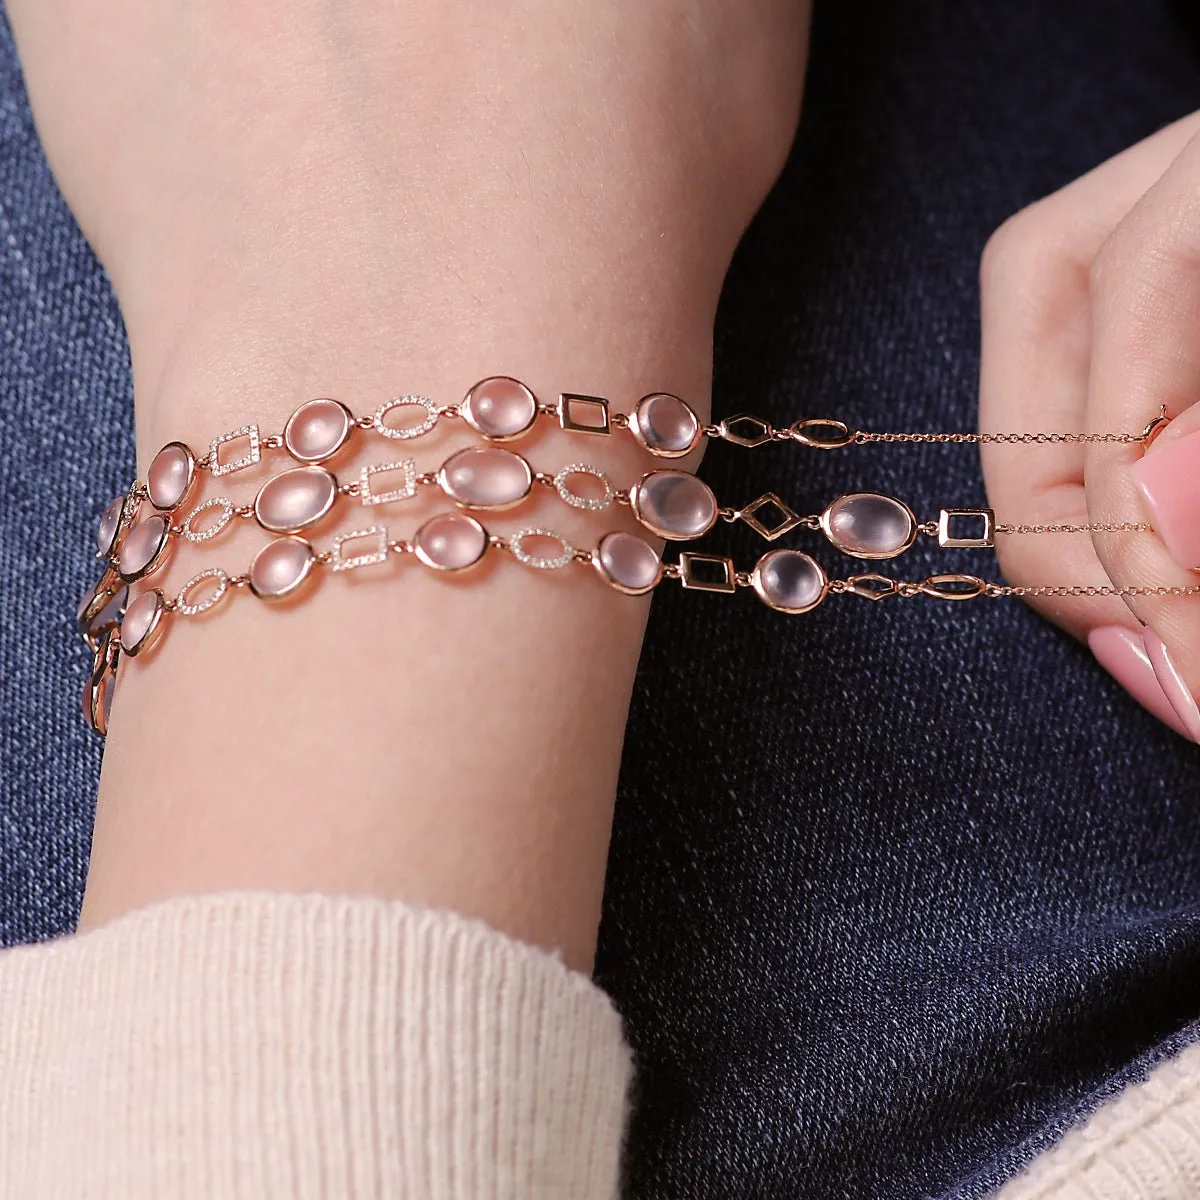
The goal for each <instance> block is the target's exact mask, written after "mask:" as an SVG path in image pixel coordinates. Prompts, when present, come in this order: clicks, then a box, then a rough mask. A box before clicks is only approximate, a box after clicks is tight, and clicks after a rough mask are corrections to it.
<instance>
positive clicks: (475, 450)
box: [438, 446, 533, 509]
mask: <svg viewBox="0 0 1200 1200" xmlns="http://www.w3.org/2000/svg"><path fill="white" fill-rule="evenodd" d="M438 484H439V485H440V487H441V489H442V491H443V492H445V493H446V495H447V496H449V497H450V499H451V500H453V501H454V502H455V504H461V505H462V506H463V507H464V508H490V509H501V508H512V506H513V505H514V504H520V503H521V501H522V500H524V499H525V497H526V496H528V495H529V491H530V488H532V487H533V472H532V471H531V470H530V468H529V464H528V463H527V462H526V461H525V460H524V459H523V458H522V457H521V456H520V455H519V454H514V453H513V451H511V450H502V449H500V447H499V446H471V447H469V448H468V449H466V450H460V451H459V452H458V453H457V454H452V455H451V456H450V457H449V458H448V459H446V461H445V462H444V463H443V464H442V468H441V470H440V471H438Z"/></svg>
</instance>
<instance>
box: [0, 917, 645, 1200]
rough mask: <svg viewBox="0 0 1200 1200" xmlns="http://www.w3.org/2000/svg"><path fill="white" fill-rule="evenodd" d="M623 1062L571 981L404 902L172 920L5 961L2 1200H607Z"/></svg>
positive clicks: (582, 985)
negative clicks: (271, 1199) (5, 1199)
mask: <svg viewBox="0 0 1200 1200" xmlns="http://www.w3.org/2000/svg"><path fill="white" fill-rule="evenodd" d="M630 1075H631V1062H630V1054H629V1051H628V1048H627V1046H626V1044H625V1042H624V1039H623V1036H622V1031H621V1024H620V1020H619V1018H618V1016H617V1014H616V1012H615V1010H614V1009H613V1006H612V1004H611V1002H610V1001H609V1000H608V998H607V997H606V996H605V995H604V993H603V992H601V991H600V990H599V989H598V988H597V987H596V986H595V985H594V984H593V983H592V982H591V981H590V980H589V979H587V978H585V977H584V976H582V975H579V974H577V973H575V972H572V971H570V970H568V969H567V968H566V967H565V966H564V965H563V964H562V963H561V962H560V961H559V960H557V959H556V958H554V957H553V956H551V955H549V954H545V953H543V952H541V951H539V950H535V949H533V948H532V947H529V946H526V945H523V944H521V943H518V942H515V941H513V940H511V939H510V938H507V937H505V936H503V935H501V934H498V933H496V932H494V931H492V930H490V929H487V928H486V927H484V926H483V925H481V924H478V923H476V922H471V921H467V920H464V919H462V918H459V917H456V916H453V915H450V914H446V913H435V912H429V911H424V910H420V909H416V908H412V907H409V906H406V905H403V904H397V903H385V902H382V901H377V900H371V899H343V898H332V897H325V896H285V895H259V894H236V895H222V896H207V897H194V898H185V899H180V900H174V901H170V902H167V903H163V904H159V905H156V906H154V907H152V908H147V909H144V910H142V911H140V912H136V913H133V914H130V915H128V916H126V917H123V918H121V919H119V920H117V921H114V922H113V923H112V924H110V925H107V926H105V927H103V928H101V929H98V930H95V931H93V932H90V933H86V934H83V935H80V936H76V937H68V938H63V939H61V940H59V941H56V942H50V943H47V944H44V945H40V946H28V947H18V948H16V949H12V950H8V951H5V952H3V953H0V1195H2V1196H14V1197H15V1196H21V1197H24V1198H26V1200H42V1198H52V1197H68V1196H69V1197H72V1198H73V1200H74V1198H76V1197H95V1198H97V1200H108V1198H110V1197H111V1198H114V1200H115V1198H117V1197H120V1200H142V1198H147V1200H149V1198H150V1197H153V1198H154V1200H177V1198H179V1200H182V1198H186V1197H205V1198H210V1197H221V1198H225V1197H243V1196H244V1197H263V1196H287V1197H295V1198H297V1200H309V1198H312V1200H316V1198H320V1200H325V1198H327V1197H337V1198H339V1200H342V1198H347V1200H358V1198H360V1197H371V1198H374V1197H405V1198H412V1200H449V1198H451V1197H453V1198H454V1200H476V1198H484V1197H486V1198H487V1200H494V1198H500V1197H514V1198H516V1197H520V1198H521V1200H539V1198H542V1197H545V1198H549V1197H554V1198H555V1200H560V1198H578V1200H609V1198H611V1197H613V1196H615V1195H616V1193H617V1187H618V1169H619V1160H620V1150H621V1138H622V1131H623V1126H624V1121H625V1108H626V1093H627V1089H628V1085H629V1080H630Z"/></svg>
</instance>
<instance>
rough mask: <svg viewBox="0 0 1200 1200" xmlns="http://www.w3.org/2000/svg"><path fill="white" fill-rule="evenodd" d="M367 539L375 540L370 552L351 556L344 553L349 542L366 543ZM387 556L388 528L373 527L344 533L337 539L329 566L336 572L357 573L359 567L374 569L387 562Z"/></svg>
mask: <svg viewBox="0 0 1200 1200" xmlns="http://www.w3.org/2000/svg"><path fill="white" fill-rule="evenodd" d="M367 538H371V539H373V545H372V547H371V549H370V550H364V551H363V552H362V553H361V554H351V555H346V554H344V553H343V552H342V547H343V546H345V545H346V543H347V542H357V541H365V540H366V539H367ZM387 556H388V531H387V528H386V527H385V526H383V525H372V526H371V528H370V529H354V530H352V531H351V532H350V533H342V534H339V535H338V536H337V537H335V538H334V539H333V546H332V548H331V549H330V556H329V566H330V568H331V569H332V570H334V571H357V570H358V568H359V567H373V566H376V565H377V564H379V563H383V562H387Z"/></svg>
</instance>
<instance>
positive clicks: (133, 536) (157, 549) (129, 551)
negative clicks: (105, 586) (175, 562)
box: [117, 513, 170, 582]
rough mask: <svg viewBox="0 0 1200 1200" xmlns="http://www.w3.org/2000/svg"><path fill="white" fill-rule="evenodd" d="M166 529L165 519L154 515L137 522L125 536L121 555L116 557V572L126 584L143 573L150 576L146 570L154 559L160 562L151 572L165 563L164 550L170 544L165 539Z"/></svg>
mask: <svg viewBox="0 0 1200 1200" xmlns="http://www.w3.org/2000/svg"><path fill="white" fill-rule="evenodd" d="M168 528H169V525H168V522H167V518H166V517H163V516H159V515H158V514H157V513H156V514H155V515H154V516H152V517H146V518H145V519H144V520H141V521H138V523H137V524H136V525H134V526H133V528H132V529H130V531H129V532H128V533H127V534H126V535H125V541H124V543H123V544H122V545H121V553H120V554H119V555H118V556H117V570H118V571H120V572H121V575H122V576H123V577H124V579H125V580H126V582H129V581H131V580H132V577H133V576H135V575H140V574H141V573H142V572H143V571H145V573H146V574H147V575H148V574H150V573H151V572H150V571H147V570H146V568H147V567H149V566H151V564H152V563H154V560H155V559H156V558H157V559H159V560H160V561H159V562H158V563H157V564H155V565H154V567H153V570H158V568H159V567H160V566H161V565H162V563H163V562H165V561H166V557H167V556H166V553H165V550H166V548H167V546H168V545H169V544H170V540H169V538H168V537H167V529H168Z"/></svg>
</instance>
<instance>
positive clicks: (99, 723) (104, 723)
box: [83, 629, 121, 737]
mask: <svg viewBox="0 0 1200 1200" xmlns="http://www.w3.org/2000/svg"><path fill="white" fill-rule="evenodd" d="M120 661H121V645H120V641H119V640H118V638H117V637H116V631H115V630H112V629H110V630H109V631H108V632H107V633H105V634H104V636H103V637H102V638H101V639H100V641H99V642H98V643H97V645H96V653H95V656H94V657H93V659H92V667H91V671H90V672H89V674H88V680H87V683H86V684H85V685H84V692H83V695H84V701H85V704H84V717H85V718H86V719H87V724H88V727H89V728H90V729H92V730H93V731H94V732H96V733H98V734H99V735H100V736H101V737H104V736H105V735H106V734H107V733H108V714H107V712H106V711H105V709H106V708H107V707H108V705H107V703H106V701H107V700H108V699H109V691H110V689H111V688H113V687H115V686H116V682H117V667H118V666H119V664H120Z"/></svg>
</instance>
